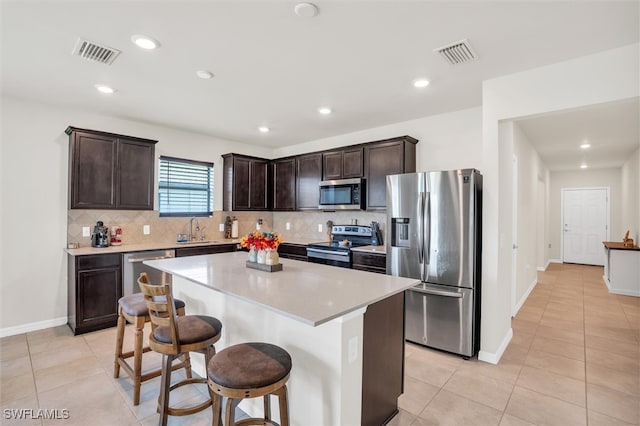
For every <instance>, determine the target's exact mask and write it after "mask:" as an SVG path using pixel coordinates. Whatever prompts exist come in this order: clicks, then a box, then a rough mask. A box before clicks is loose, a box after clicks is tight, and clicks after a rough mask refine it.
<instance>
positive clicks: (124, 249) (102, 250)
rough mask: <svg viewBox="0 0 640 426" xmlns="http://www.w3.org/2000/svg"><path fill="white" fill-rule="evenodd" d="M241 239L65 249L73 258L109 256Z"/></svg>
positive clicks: (235, 241)
mask: <svg viewBox="0 0 640 426" xmlns="http://www.w3.org/2000/svg"><path fill="white" fill-rule="evenodd" d="M239 242H240V240H239V239H232V240H225V239H220V240H208V241H197V242H191V243H177V242H171V243H141V244H122V245H119V246H109V247H80V248H76V249H69V248H67V249H65V251H66V252H67V253H69V254H70V255H71V256H84V255H89V254H108V253H128V252H132V251H147V250H163V249H176V248H186V247H202V246H214V245H222V244H237V243H239Z"/></svg>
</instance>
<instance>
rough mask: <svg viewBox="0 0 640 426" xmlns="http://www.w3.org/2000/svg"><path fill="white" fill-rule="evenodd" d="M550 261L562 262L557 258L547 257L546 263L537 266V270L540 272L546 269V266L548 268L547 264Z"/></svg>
mask: <svg viewBox="0 0 640 426" xmlns="http://www.w3.org/2000/svg"><path fill="white" fill-rule="evenodd" d="M551 263H562V262H560V261H559V260H558V259H548V260H547V263H545V264H544V266H538V268H537V269H538V271H540V272H544V271H546V270H547V268H549V264H551Z"/></svg>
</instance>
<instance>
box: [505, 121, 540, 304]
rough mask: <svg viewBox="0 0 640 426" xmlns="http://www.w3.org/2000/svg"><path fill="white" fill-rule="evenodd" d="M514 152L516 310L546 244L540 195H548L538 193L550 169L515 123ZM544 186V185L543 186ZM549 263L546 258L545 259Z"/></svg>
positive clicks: (532, 282)
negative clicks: (539, 223)
mask: <svg viewBox="0 0 640 426" xmlns="http://www.w3.org/2000/svg"><path fill="white" fill-rule="evenodd" d="M513 145H514V154H515V155H516V157H517V158H518V217H517V235H518V238H517V244H518V264H517V265H516V271H517V274H516V294H515V298H514V300H515V303H516V306H515V308H516V309H515V310H514V313H515V312H517V310H518V309H519V307H520V306H522V303H524V301H525V299H526V297H527V296H528V294H529V293H530V292H531V290H532V288H533V286H534V285H535V283H536V282H537V266H538V265H537V264H538V252H539V251H540V249H541V248H542V250H543V252H544V246H545V245H546V243H547V238H546V233H545V230H544V221H543V224H542V225H543V226H542V229H539V228H538V222H539V215H540V213H541V212H543V211H544V210H546V209H545V205H544V203H543V205H539V195H540V196H541V198H542V199H543V200H544V199H545V198H546V194H545V193H543V194H538V190H539V181H540V180H542V182H543V183H546V180H547V174H548V169H547V167H546V166H545V164H544V163H543V162H542V159H541V158H540V156H539V155H538V153H537V152H536V151H535V149H534V148H533V146H532V145H531V142H530V141H529V139H527V136H526V135H525V134H524V133H523V132H522V130H521V129H520V127H519V126H518V125H517V124H515V123H514V125H513ZM543 188H544V185H543ZM543 261H544V263H546V259H543Z"/></svg>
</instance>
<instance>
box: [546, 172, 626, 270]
mask: <svg viewBox="0 0 640 426" xmlns="http://www.w3.org/2000/svg"><path fill="white" fill-rule="evenodd" d="M562 188H609V221H610V229H609V236H610V239H611V240H612V241H618V240H620V241H622V236H623V233H622V234H621V232H622V230H621V223H620V219H621V217H622V216H621V209H620V207H621V201H620V200H621V194H622V191H621V169H620V168H615V169H591V170H590V169H586V170H576V171H566V172H551V193H550V196H551V197H550V204H549V215H550V224H549V225H550V229H549V233H550V243H551V251H550V256H551V258H552V259H554V260H556V261H561V260H562V252H561V243H560V239H561V238H562Z"/></svg>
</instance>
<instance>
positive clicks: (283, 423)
mask: <svg viewBox="0 0 640 426" xmlns="http://www.w3.org/2000/svg"><path fill="white" fill-rule="evenodd" d="M274 393H275V394H276V395H278V408H279V409H280V426H289V403H288V401H287V385H284V386H282V387H281V388H280V389H278V390H277V391H276V392H274Z"/></svg>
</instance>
